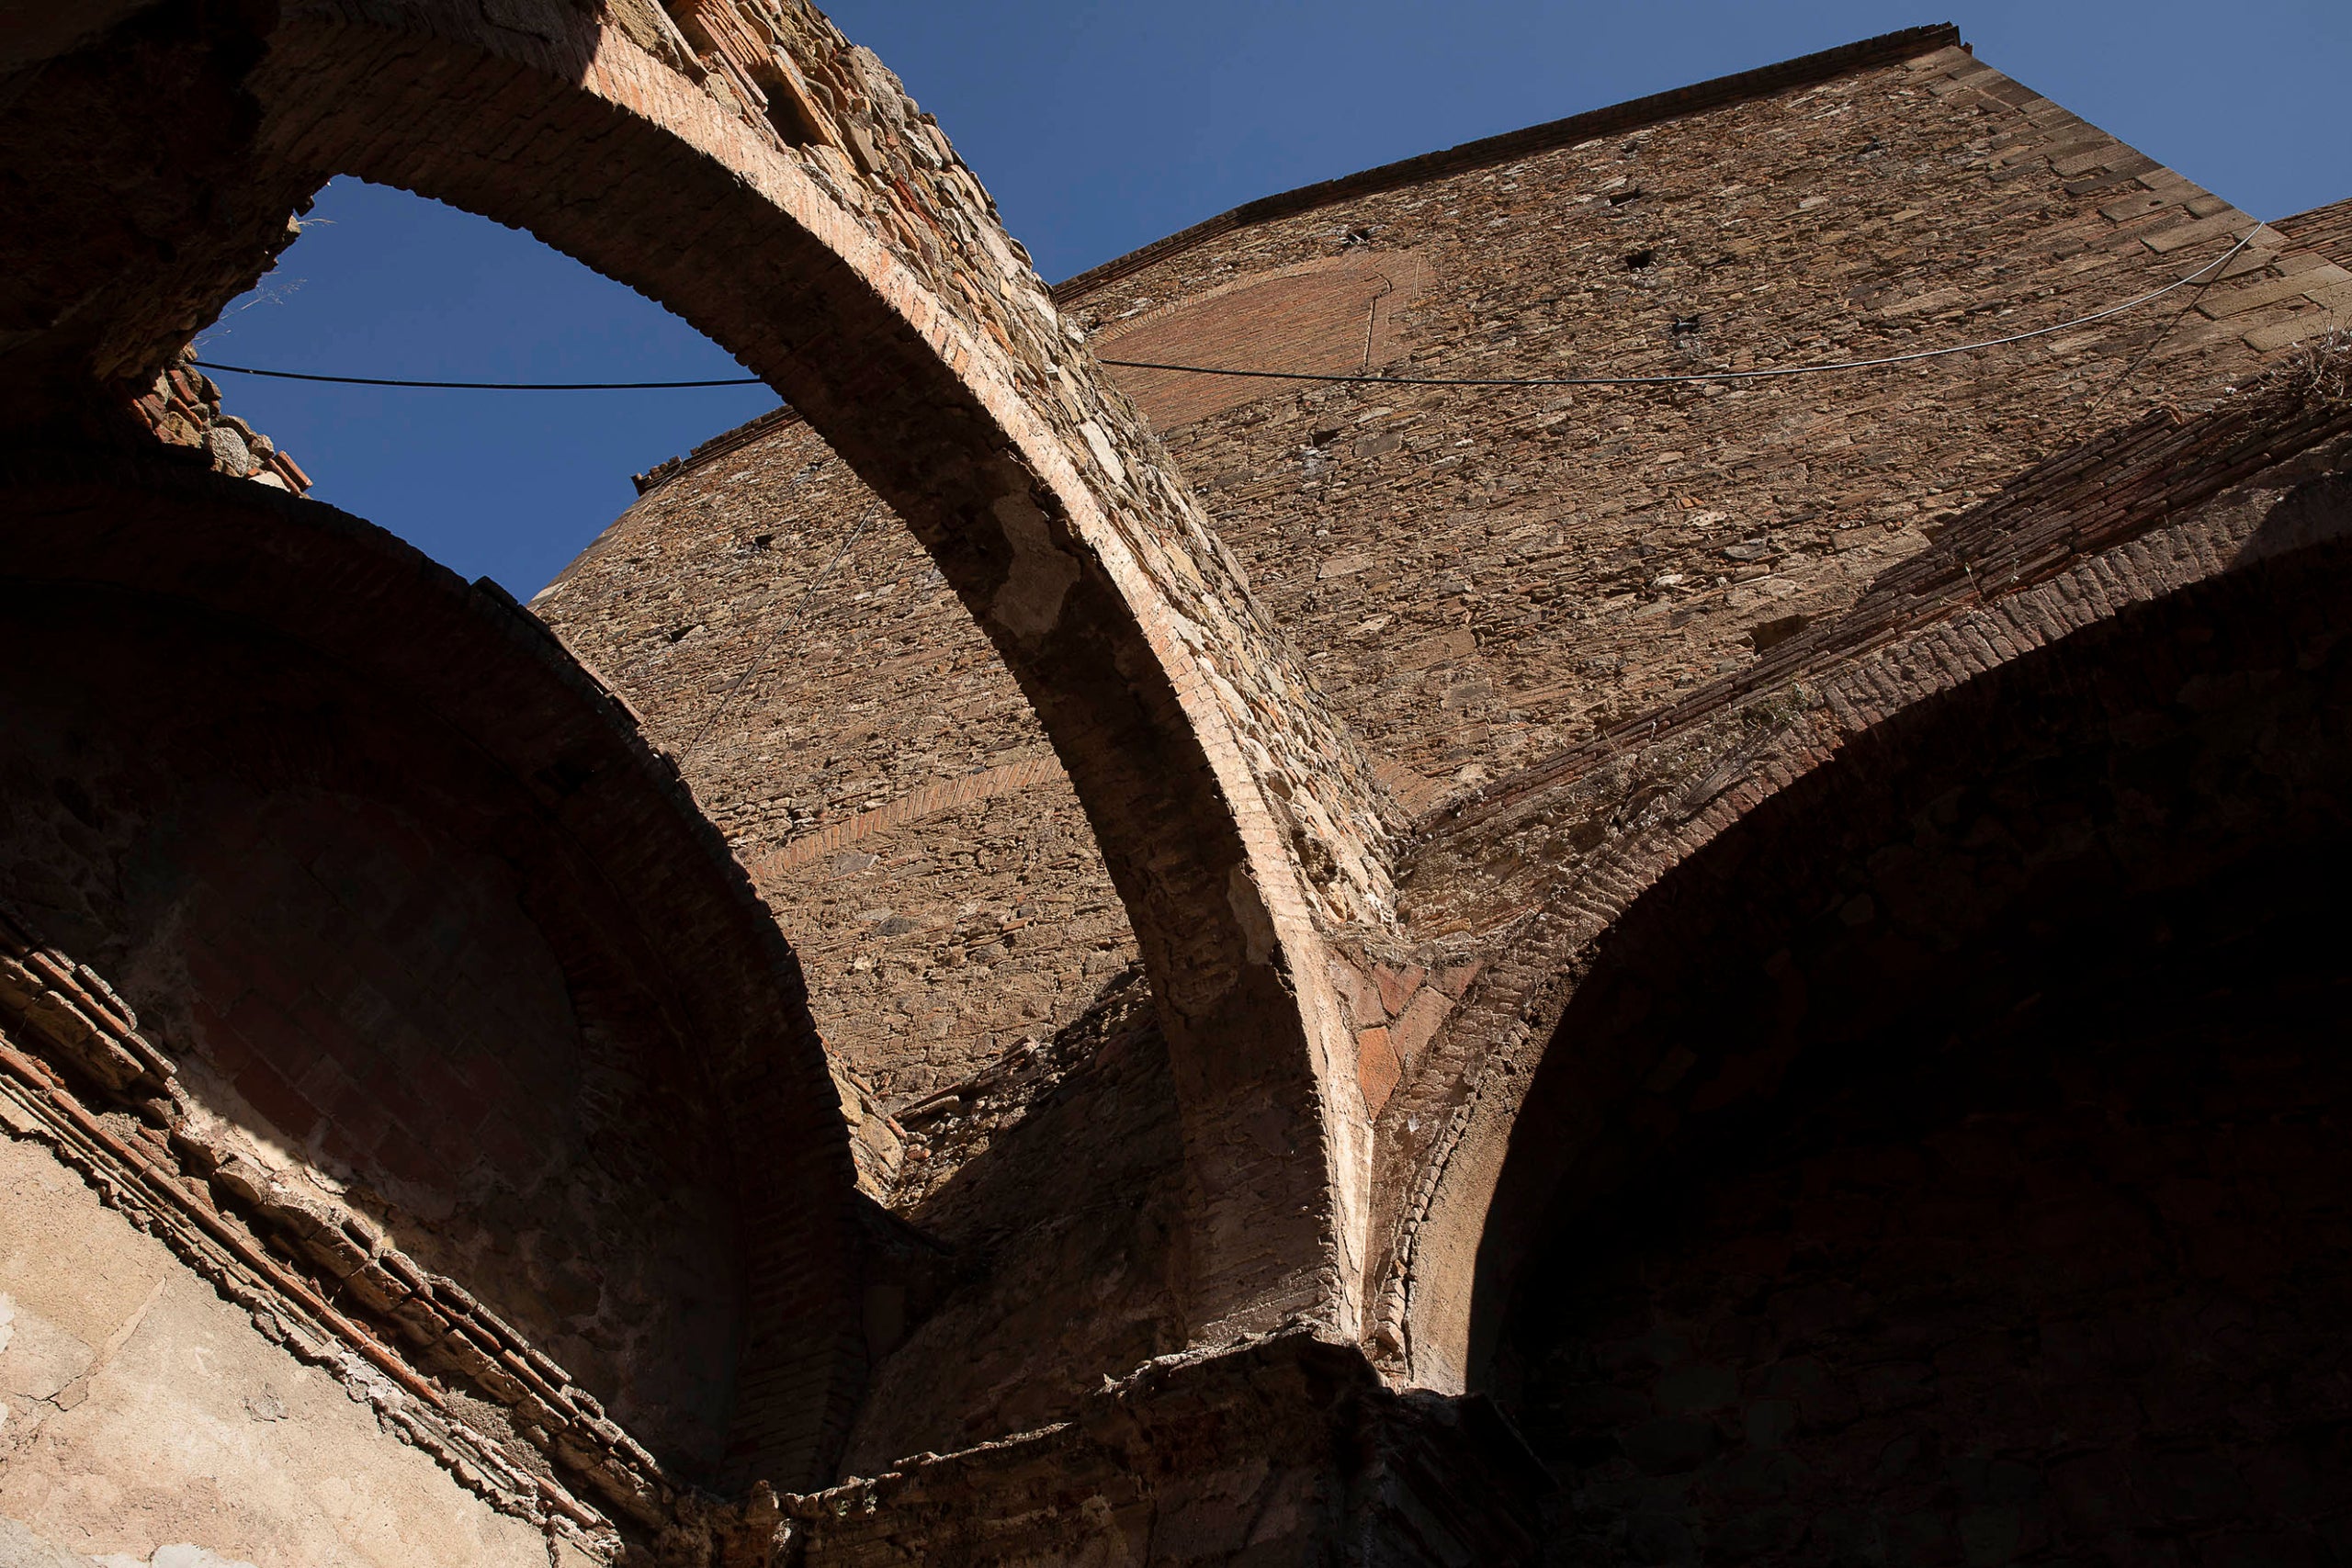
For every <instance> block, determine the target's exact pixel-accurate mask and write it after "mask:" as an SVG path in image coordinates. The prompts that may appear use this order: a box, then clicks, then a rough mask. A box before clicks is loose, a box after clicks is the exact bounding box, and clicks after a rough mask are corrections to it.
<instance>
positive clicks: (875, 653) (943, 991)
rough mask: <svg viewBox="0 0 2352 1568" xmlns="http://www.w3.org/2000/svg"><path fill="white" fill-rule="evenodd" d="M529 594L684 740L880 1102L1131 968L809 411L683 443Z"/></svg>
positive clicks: (899, 550)
mask: <svg viewBox="0 0 2352 1568" xmlns="http://www.w3.org/2000/svg"><path fill="white" fill-rule="evenodd" d="M844 542H846V543H847V549H846V551H844V550H843V549H842V547H843V545H844ZM837 556H838V560H836V557H837ZM828 569H830V570H828ZM532 607H533V609H534V610H535V611H537V613H538V614H540V615H544V616H545V617H547V619H548V624H549V625H551V626H554V627H555V628H556V630H557V631H558V632H559V633H560V635H561V636H562V637H563V638H564V640H565V642H566V643H567V644H568V645H569V646H570V647H571V648H573V649H576V650H578V651H579V653H580V654H581V655H582V657H583V658H585V659H586V660H589V662H590V663H592V664H593V665H594V666H595V667H597V668H598V669H599V670H601V671H603V672H604V673H605V676H606V677H607V678H608V679H610V680H611V681H612V682H613V683H614V684H615V686H616V688H617V689H619V690H621V691H622V692H624V693H626V694H627V695H628V700H629V701H630V703H631V704H632V705H634V706H635V707H636V708H637V709H638V711H639V712H640V713H642V714H644V715H645V716H646V723H647V725H648V727H649V733H650V735H651V736H652V737H653V739H655V741H656V742H657V743H658V744H660V745H662V746H663V747H665V748H666V749H668V750H671V751H673V752H674V753H677V754H679V755H680V756H681V758H682V761H683V765H684V768H685V770H686V772H687V774H688V776H689V777H690V778H692V779H694V780H695V788H696V793H697V795H698V796H699V798H700V799H701V801H702V803H703V806H704V807H705V809H707V811H709V812H710V814H711V816H712V817H713V818H714V819H715V820H716V821H717V822H718V824H719V826H720V828H721V829H723V830H724V831H725V832H726V834H727V836H728V839H729V842H730V843H731V844H732V845H733V846H734V848H735V852H736V854H737V856H738V857H739V858H740V859H741V861H742V862H743V863H744V864H745V865H746V866H748V867H749V868H750V869H751V872H752V876H753V878H754V880H755V881H756V882H757V883H758V885H759V886H760V890H761V892H762V894H763V896H764V897H766V898H767V899H768V900H769V902H770V905H771V907H773V908H775V911H776V917H777V920H778V923H779V924H780V925H781V926H782V927H783V929H784V930H785V931H786V932H787V933H788V934H789V936H790V938H791V941H792V942H793V946H794V949H795V951H796V952H797V953H798V954H799V956H800V960H801V962H802V964H805V965H807V966H808V968H809V974H810V976H811V979H812V984H811V987H810V994H811V1005H812V1007H813V1008H814V1010H815V1011H816V1014H817V1021H818V1026H819V1028H820V1029H821V1030H822V1031H823V1032H824V1035H825V1039H826V1042H827V1043H828V1045H829V1046H830V1047H831V1049H832V1050H833V1051H834V1052H835V1053H837V1054H838V1055H840V1056H842V1058H843V1059H844V1060H845V1061H847V1062H848V1063H850V1064H851V1065H852V1066H853V1067H854V1068H855V1070H857V1071H858V1072H859V1073H860V1074H862V1075H864V1076H865V1077H867V1079H868V1080H869V1081H870V1082H871V1083H872V1084H873V1086H874V1088H875V1089H876V1092H877V1093H878V1094H879V1095H880V1096H881V1097H882V1099H883V1100H884V1101H885V1103H906V1102H908V1101H909V1100H912V1099H915V1098H919V1097H921V1096H922V1095H925V1094H928V1093H930V1092H932V1091H933V1089H939V1088H941V1087H943V1086H944V1085H947V1084H952V1083H955V1082H957V1081H959V1080H961V1079H964V1078H967V1077H972V1076H973V1075H974V1074H976V1073H978V1072H979V1071H981V1070H982V1069H983V1068H985V1067H986V1066H988V1065H989V1063H991V1062H993V1061H995V1060H996V1059H997V1058H999V1057H1000V1056H1001V1055H1003V1054H1004V1053H1005V1052H1007V1051H1009V1050H1011V1049H1012V1048H1013V1047H1014V1046H1016V1045H1018V1044H1019V1043H1021V1042H1022V1041H1023V1040H1026V1039H1041V1038H1045V1037H1046V1036H1050V1035H1051V1034H1052V1033H1053V1032H1055V1030H1057V1029H1058V1028H1060V1027H1061V1026H1062V1025H1064V1024H1066V1023H1068V1022H1069V1021H1071V1020H1073V1019H1075V1018H1076V1017H1077V1016H1078V1015H1079V1013H1080V1012H1081V1011H1082V1010H1084V1009H1085V1008H1086V1007H1087V1006H1088V1005H1089V1004H1090V1003H1091V1001H1092V999H1093V997H1094V994H1095V991H1096V990H1097V988H1099V987H1100V986H1101V984H1102V983H1103V980H1104V979H1106V978H1107V977H1108V976H1111V975H1114V974H1115V973H1117V972H1118V971H1119V970H1120V969H1122V968H1123V967H1125V965H1126V964H1128V963H1129V962H1131V961H1132V959H1133V958H1134V956H1135V952H1136V949H1135V939H1134V937H1133V935H1132V934H1131V932H1130V931H1129V930H1128V927H1127V922H1126V917H1125V909H1124V908H1123V907H1122V906H1121V904H1120V902H1119V897H1118V894H1117V893H1116V891H1115V890H1114V888H1113V887H1112V885H1111V881H1110V877H1109V875H1108V874H1107V873H1106V872H1105V871H1104V869H1103V863H1102V858H1101V855H1100V853H1099V852H1098V851H1097V850H1096V849H1095V845H1094V836H1093V832H1092V829H1091V827H1090V826H1089V824H1088V823H1087V820H1086V818H1085V814H1084V812H1083V811H1082V810H1081V809H1080V806H1079V802H1078V799H1077V796H1076V795H1074V794H1073V793H1072V791H1071V789H1070V785H1069V779H1068V775H1067V774H1065V773H1063V771H1062V769H1061V766H1060V764H1059V763H1058V762H1057V761H1056V760H1055V759H1054V757H1053V754H1052V751H1051V748H1050V747H1049V745H1048V744H1047V741H1046V736H1045V733H1044V731H1043V730H1042V728H1040V727H1039V725H1038V723H1037V721H1036V718H1035V714H1034V711H1033V710H1032V709H1031V708H1030V706H1029V704H1028V702H1027V700H1026V699H1025V698H1024V697H1023V694H1022V693H1021V690H1020V688H1019V686H1017V685H1016V684H1015V683H1014V682H1013V680H1012V676H1011V675H1010V673H1009V672H1008V671H1006V670H1005V668H1004V665H1003V662H1002V661H1001V660H1000V659H999V658H998V657H997V655H996V653H995V651H994V650H993V649H990V648H989V646H988V643H987V641H986V639H985V638H983V637H981V635H980V632H979V629H978V627H977V626H974V625H973V623H972V619H971V616H970V615H969V613H968V612H967V611H966V609H965V608H964V606H963V604H960V603H959V602H958V601H957V600H956V597H955V595H954V594H953V592H950V591H949V590H948V588H947V586H946V584H945V582H944V580H943V579H942V578H941V576H940V574H939V572H938V571H937V570H934V569H933V566H932V564H931V562H930V561H929V560H928V559H926V558H924V557H923V556H922V552H921V550H920V549H919V547H917V546H916V545H915V544H914V541H913V540H912V539H911V538H910V537H909V536H908V535H907V533H906V530H905V527H904V525H902V524H900V523H899V521H898V519H897V518H895V517H893V516H891V515H890V513H888V509H886V508H884V507H883V506H882V504H881V503H880V502H878V501H876V500H875V499H874V497H873V496H872V494H871V493H870V492H868V491H865V489H864V487H862V486H860V485H858V484H857V482H856V480H855V479H854V478H852V477H851V476H850V475H849V474H848V473H847V472H846V471H844V469H843V468H842V465H841V464H840V462H839V461H838V460H837V459H836V458H834V457H833V456H832V454H831V452H830V451H829V450H828V449H827V448H826V447H825V446H824V445H823V444H822V443H821V442H820V441H819V440H818V439H817V438H816V436H815V435H814V434H813V433H811V432H810V431H809V429H808V427H807V426H805V425H800V424H786V425H784V426H783V427H782V428H776V429H773V430H772V431H771V432H770V433H767V434H763V435H761V436H759V437H758V438H756V439H754V440H753V441H752V442H750V443H749V444H747V445H744V446H741V447H733V446H719V447H718V449H717V450H716V451H714V452H711V453H707V454H703V455H699V456H698V457H697V458H696V460H695V463H694V464H693V465H692V466H691V467H689V468H685V469H684V471H683V472H678V473H675V474H673V476H672V477H670V478H668V479H665V480H664V481H663V482H662V483H661V484H660V485H659V486H658V487H657V488H655V489H653V490H652V491H650V493H649V494H648V495H647V496H646V497H645V499H644V500H643V501H640V502H639V503H638V504H637V505H636V506H634V507H632V508H631V509H630V510H629V512H628V514H627V515H626V516H625V517H624V518H623V519H622V521H621V522H619V523H618V524H616V525H615V526H614V527H613V528H611V529H610V530H608V531H607V532H606V533H605V536H603V537H602V538H601V539H599V540H598V541H597V543H596V545H595V546H594V547H593V548H591V549H590V550H589V551H588V552H587V553H586V554H584V555H582V558H580V559H579V560H577V561H575V562H574V563H573V564H572V565H571V568H570V569H569V570H566V572H565V573H564V574H563V576H561V577H560V578H559V579H558V580H557V581H555V582H554V583H552V584H550V585H549V586H548V589H547V590H546V591H545V592H543V593H541V594H540V595H539V596H538V597H537V599H535V600H534V601H533V603H532ZM763 655H764V656H765V657H764V658H763V657H762V656H763ZM752 660H758V661H759V662H758V664H757V666H756V668H755V667H754V665H753V664H752ZM747 677H748V678H747ZM815 693H825V694H827V695H826V696H825V697H823V698H822V699H821V700H813V701H812V700H810V697H811V694H815ZM1008 759H1009V760H1008Z"/></svg>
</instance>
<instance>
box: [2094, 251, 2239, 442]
mask: <svg viewBox="0 0 2352 1568" xmlns="http://www.w3.org/2000/svg"><path fill="white" fill-rule="evenodd" d="M2253 238H2254V234H2253V231H2251V230H2249V231H2247V233H2246V237H2245V239H2244V240H2240V241H2239V242H2238V243H2237V244H2236V246H2235V247H2234V248H2233V250H2232V251H2231V252H2230V254H2229V255H2227V256H2223V257H2222V264H2223V266H2224V267H2226V265H2227V264H2228V262H2229V260H2230V256H2234V255H2236V254H2238V252H2239V251H2242V250H2244V249H2245V247H2246V245H2247V243H2249V242H2251V241H2252V240H2253ZM2189 276H2191V277H2194V276H2197V275H2196V274H2195V273H2191V274H2189ZM2221 281H2222V269H2220V268H2217V269H2215V270H2214V272H2213V275H2212V276H2211V277H2208V278H2207V279H2206V280H2205V281H2204V282H2202V283H2200V284H2199V285H2198V286H2197V292H2196V293H2194V294H2192V295H2190V296H2189V297H2188V304H2186V305H2183V306H2182V307H2181V308H2180V309H2179V310H2177V311H2176V312H2175V313H2174V314H2173V316H2172V318H2171V319H2170V320H2168V321H2165V324H2164V330H2163V331H2161V332H2159V333H2156V335H2155V336H2154V337H2153V338H2151V339H2149V340H2148V346H2147V347H2145V348H2143V349H2142V350H2141V351H2140V352H2139V353H2138V354H2136V355H2133V356H2132V358H2131V364H2129V365H2127V366H2125V367H2123V373H2122V374H2121V375H2120V376H2118V377H2117V378H2115V379H2114V380H2112V381H2109V383H2108V384H2107V389H2106V390H2105V391H2103V392H2101V393H2099V395H2098V397H2096V398H2093V399H2092V400H2091V406H2090V407H2089V408H2087V409H2086V410H2084V411H2083V412H2086V413H2097V412H2098V411H2099V410H2100V408H2102V407H2103V406H2104V405H2105V404H2106V402H2107V400H2108V399H2109V398H2111V397H2113V396H2115V394H2116V393H2118V392H2120V391H2121V390H2122V389H2123V384H2124V383H2125V382H2126V381H2129V380H2130V379H2131V378H2132V376H2133V375H2134V374H2135V373H2137V372H2138V370H2139V368H2140V367H2141V366H2143V365H2145V364H2146V363H2147V362H2148V357H2149V355H2153V354H2154V353H2155V352H2156V350H2158V349H2160V348H2162V347H2163V346H2164V345H2165V343H2166V342H2168V341H2170V339H2171V337H2172V334H2173V333H2176V332H2178V331H2179V330H2180V323H2181V322H2183V321H2187V320H2188V312H2190V311H2191V310H2195V309H2197V307H2198V305H2199V303H2200V302H2201V301H2202V300H2203V299H2204V298H2205V291H2206V290H2207V289H2209V288H2212V287H2213V285H2215V284H2216V283H2219V282H2221Z"/></svg>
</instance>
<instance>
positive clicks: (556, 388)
mask: <svg viewBox="0 0 2352 1568" xmlns="http://www.w3.org/2000/svg"><path fill="white" fill-rule="evenodd" d="M188 363H189V364H191V365H193V366H195V367H197V368H198V370H225V371H227V372H228V373H229V374H230V375H232V376H266V377H268V378H270V379H271V380H273V381H329V382H333V383H334V385H336V386H338V387H421V388H424V389H426V390H428V391H435V392H654V391H670V390H673V389H677V388H680V387H756V386H760V385H762V382H761V380H760V378H758V377H757V376H734V377H729V378H727V379H725V380H720V381H401V380H395V379H393V378H390V377H389V376H316V375H312V374H311V373H310V372H308V371H304V370H256V369H255V368H254V367H252V366H250V365H220V364H217V363H215V362H214V361H212V360H209V359H191V360H189V361H188Z"/></svg>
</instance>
